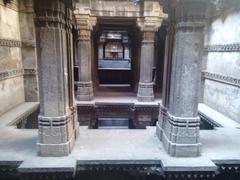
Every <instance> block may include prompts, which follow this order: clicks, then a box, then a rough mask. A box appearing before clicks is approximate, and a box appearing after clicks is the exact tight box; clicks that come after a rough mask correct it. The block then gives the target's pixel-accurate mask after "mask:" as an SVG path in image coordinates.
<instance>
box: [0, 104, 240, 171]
mask: <svg viewBox="0 0 240 180" xmlns="http://www.w3.org/2000/svg"><path fill="white" fill-rule="evenodd" d="M35 105H36V104H23V105H22V106H21V107H20V108H18V109H17V110H15V111H18V113H20V111H21V110H22V111H25V110H26V108H28V109H31V108H32V107H34V106H35ZM10 114H12V115H13V114H17V112H15V113H14V112H12V111H11V112H10V113H9V114H5V116H2V117H1V119H2V118H4V119H5V120H2V121H1V123H0V165H1V166H2V165H9V164H12V165H14V164H15V165H16V164H18V165H19V166H18V171H19V172H20V173H39V172H67V173H70V174H75V173H76V171H77V169H78V168H77V167H79V166H81V167H89V165H91V166H94V165H99V166H104V165H106V164H107V165H109V166H111V165H116V164H120V165H123V164H127V165H136V166H137V165H138V164H145V165H146V164H147V165H158V166H159V167H160V168H161V172H186V171H187V172H201V171H202V172H215V171H216V170H217V168H218V165H219V164H223V165H224V164H225V165H226V164H230V165H239V164H240V151H239V149H240V141H238V139H240V129H238V128H216V129H214V130H201V131H200V135H201V142H202V154H201V156H200V157H197V158H175V157H170V156H169V155H168V154H167V153H166V152H165V150H164V148H163V146H162V143H161V142H160V141H159V140H158V138H157V137H156V134H155V129H156V128H155V127H147V129H144V130H143V129H142V130H137V129H135V130H132V129H131V130H130V129H121V130H120V129H118V130H116V129H110V130H109V129H105V130H104V129H88V128H87V127H85V126H82V127H80V136H79V138H78V139H77V141H76V145H75V147H74V150H73V152H72V153H71V155H69V156H67V157H39V156H37V149H36V142H37V130H30V129H16V128H15V126H13V125H12V126H10V125H9V122H8V121H9V120H10V119H11V118H13V117H9V116H10Z"/></svg>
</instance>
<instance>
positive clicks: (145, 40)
mask: <svg viewBox="0 0 240 180" xmlns="http://www.w3.org/2000/svg"><path fill="white" fill-rule="evenodd" d="M142 34H143V35H142V36H143V37H142V44H141V58H140V81H139V86H138V94H137V97H138V101H153V100H154V93H153V79H152V76H153V74H152V68H153V63H154V37H155V32H154V31H144V32H142Z"/></svg>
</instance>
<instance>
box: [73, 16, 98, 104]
mask: <svg viewBox="0 0 240 180" xmlns="http://www.w3.org/2000/svg"><path fill="white" fill-rule="evenodd" d="M76 20H77V29H78V40H77V60H76V64H77V65H78V79H79V81H78V82H77V100H79V101H89V100H92V99H93V85H92V71H91V70H92V68H91V64H92V63H91V53H92V51H91V32H92V28H93V25H94V24H95V21H94V19H93V18H90V17H89V16H84V15H79V14H77V15H76Z"/></svg>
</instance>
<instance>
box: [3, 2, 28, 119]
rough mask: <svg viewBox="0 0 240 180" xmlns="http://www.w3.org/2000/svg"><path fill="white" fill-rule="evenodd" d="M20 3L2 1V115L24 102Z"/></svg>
mask: <svg viewBox="0 0 240 180" xmlns="http://www.w3.org/2000/svg"><path fill="white" fill-rule="evenodd" d="M22 69H23V64H22V56H21V37H20V25H19V13H18V2H17V1H13V2H12V3H11V4H4V2H3V0H0V102H4V103H1V106H0V115H1V114H3V113H4V112H5V111H7V110H9V109H11V108H12V107H14V106H16V105H17V104H19V103H22V102H24V98H25V96H24V85H23V70H22Z"/></svg>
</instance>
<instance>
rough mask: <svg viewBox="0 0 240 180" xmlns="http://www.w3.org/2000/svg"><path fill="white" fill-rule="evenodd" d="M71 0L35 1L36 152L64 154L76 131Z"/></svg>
mask: <svg viewBox="0 0 240 180" xmlns="http://www.w3.org/2000/svg"><path fill="white" fill-rule="evenodd" d="M70 2H71V1H68V2H66V1H62V0H51V1H49V0H35V1H34V6H35V7H34V9H35V13H36V17H35V26H36V42H37V61H38V75H39V76H38V77H39V92H40V114H39V117H38V121H39V130H38V142H37V147H38V154H39V155H40V156H67V155H69V154H70V152H71V150H72V148H73V146H74V142H75V139H76V137H77V132H78V122H77V117H76V116H77V114H76V108H75V107H76V106H75V104H74V99H73V98H74V96H73V90H72V89H73V88H71V87H73V84H72V77H71V76H72V72H71V69H72V49H71V47H72V46H71V44H72V41H71V30H70V28H71V14H70V11H71V10H70V8H71V6H69V4H71V3H70Z"/></svg>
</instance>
